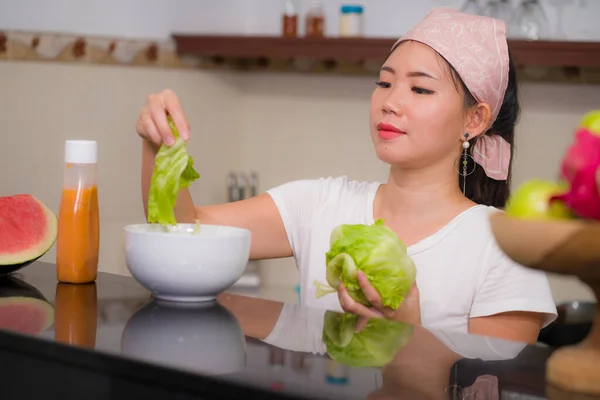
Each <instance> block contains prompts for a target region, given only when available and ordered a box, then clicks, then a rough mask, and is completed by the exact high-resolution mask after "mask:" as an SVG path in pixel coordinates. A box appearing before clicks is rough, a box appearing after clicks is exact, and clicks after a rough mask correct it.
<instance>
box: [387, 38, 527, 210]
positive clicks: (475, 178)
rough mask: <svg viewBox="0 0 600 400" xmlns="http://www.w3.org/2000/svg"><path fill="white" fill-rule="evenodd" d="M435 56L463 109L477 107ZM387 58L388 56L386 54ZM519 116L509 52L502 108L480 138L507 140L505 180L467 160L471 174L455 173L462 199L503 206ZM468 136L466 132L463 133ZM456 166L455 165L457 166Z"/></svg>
mask: <svg viewBox="0 0 600 400" xmlns="http://www.w3.org/2000/svg"><path fill="white" fill-rule="evenodd" d="M403 43H406V42H400V43H398V44H397V45H396V46H394V48H393V49H392V51H391V52H390V54H391V53H392V52H393V51H394V50H395V49H397V48H398V46H400V45H401V44H403ZM436 54H437V55H438V56H439V57H440V59H441V60H442V61H443V64H444V66H445V67H447V68H448V70H449V71H450V73H451V75H452V78H453V81H454V83H455V84H456V86H457V89H458V88H459V87H461V88H462V93H463V96H464V105H465V108H466V109H469V108H471V107H473V106H475V105H477V103H478V102H477V100H476V99H475V97H473V95H472V94H471V92H470V91H469V89H468V88H467V86H466V85H465V83H464V81H463V80H462V79H461V77H460V76H459V75H458V72H456V69H454V67H453V66H452V65H451V64H450V63H449V62H448V61H447V60H446V59H445V58H444V57H442V56H441V55H440V54H439V53H437V52H436ZM388 56H389V55H388ZM520 114H521V106H520V103H519V87H518V83H517V74H516V69H515V66H514V63H513V61H512V57H511V55H510V52H509V70H508V84H507V87H506V92H505V93H504V99H503V101H502V107H501V108H500V111H499V113H498V117H497V118H496V120H495V121H494V123H493V124H492V126H491V127H490V128H489V129H488V130H487V131H486V132H485V133H483V134H481V135H480V136H483V135H484V134H485V135H492V134H494V135H499V136H500V137H502V138H503V139H504V140H506V141H507V142H508V143H509V144H510V153H511V154H510V156H511V163H510V165H509V170H508V177H507V179H506V180H504V181H498V180H495V179H492V178H489V177H488V176H487V175H486V174H485V171H484V170H483V168H482V167H481V166H480V165H477V164H475V163H474V161H473V159H472V158H470V157H469V158H468V164H467V171H469V172H470V171H473V172H472V173H471V174H470V175H467V176H466V177H463V176H462V174H459V173H458V168H457V174H458V184H459V187H460V189H461V191H462V189H463V181H464V180H465V179H466V182H465V196H466V197H467V198H468V199H470V200H471V201H473V202H475V203H478V204H484V205H488V206H493V207H497V208H503V207H504V206H505V205H506V202H507V200H508V198H509V196H510V181H511V177H512V158H513V155H514V144H515V126H516V125H517V122H518V120H519V116H520ZM465 133H468V132H465ZM477 139H478V137H475V138H473V139H471V140H469V143H470V145H471V146H470V148H471V149H472V148H473V146H474V145H475V142H476V141H477ZM461 162H462V158H461V159H460V160H459V159H458V158H457V163H461ZM456 167H458V164H456Z"/></svg>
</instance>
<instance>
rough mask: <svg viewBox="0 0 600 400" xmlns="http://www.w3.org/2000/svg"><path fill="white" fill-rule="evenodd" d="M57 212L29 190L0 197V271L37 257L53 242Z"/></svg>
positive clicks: (14, 268)
mask: <svg viewBox="0 0 600 400" xmlns="http://www.w3.org/2000/svg"><path fill="white" fill-rule="evenodd" d="M56 233H57V218H56V215H55V214H54V213H53V212H52V211H51V210H50V209H49V208H48V207H46V205H45V204H44V203H42V202H41V201H39V200H38V199H36V198H35V197H34V196H32V195H29V194H17V195H13V196H4V197H0V274H4V273H9V272H12V271H15V270H16V269H18V268H22V267H23V266H25V265H27V264H30V263H31V262H33V261H35V260H37V259H38V258H40V257H41V256H43V255H44V254H46V252H47V251H48V250H50V248H51V247H52V246H53V245H54V242H55V240H56Z"/></svg>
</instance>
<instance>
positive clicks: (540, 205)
mask: <svg viewBox="0 0 600 400" xmlns="http://www.w3.org/2000/svg"><path fill="white" fill-rule="evenodd" d="M567 191H568V186H567V185H566V184H559V183H556V182H549V181H544V180H541V179H532V180H529V181H527V182H525V183H523V184H522V185H521V186H519V187H518V188H517V190H516V191H515V192H514V193H513V194H512V195H511V196H510V198H509V199H508V202H507V204H506V213H507V214H508V215H510V216H513V217H517V218H522V219H529V220H551V219H572V218H573V217H574V216H573V213H572V212H571V210H570V209H569V208H568V207H567V206H566V205H565V204H564V203H563V202H562V201H561V200H554V201H552V202H551V201H550V198H551V197H552V196H555V195H560V194H563V193H565V192H567Z"/></svg>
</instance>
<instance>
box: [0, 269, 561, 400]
mask: <svg viewBox="0 0 600 400" xmlns="http://www.w3.org/2000/svg"><path fill="white" fill-rule="evenodd" d="M24 297H25V298H24ZM36 299H37V300H36ZM40 300H41V301H40ZM283 307H284V304H283V303H278V302H274V301H269V300H265V299H260V298H255V297H249V296H241V295H235V294H229V293H227V294H223V295H222V296H220V297H219V301H218V303H211V304H208V305H206V304H205V305H183V304H175V303H159V302H157V301H156V300H154V299H152V298H151V296H150V294H149V292H148V291H147V290H146V289H144V288H143V287H141V286H140V285H139V284H138V283H137V282H136V281H135V280H134V279H133V278H129V277H125V276H119V275H113V274H107V273H100V274H99V276H98V279H97V281H96V282H95V283H94V284H88V285H68V284H59V283H58V282H57V280H56V275H55V266H54V265H53V264H48V263H43V262H36V263H33V264H31V265H29V266H28V267H26V268H24V269H22V270H20V271H18V272H17V273H14V274H12V275H10V276H8V277H0V399H2V400H5V399H13V398H14V399H29V398H32V399H47V398H60V399H63V400H64V399H70V398H73V399H108V398H111V399H113V398H114V399H117V398H127V399H138V398H140V399H141V398H143V399H145V400H147V399H154V398H157V399H158V398H161V399H163V398H168V399H222V398H244V399H248V398H305V399H455V398H461V399H463V398H471V399H475V398H477V399H479V398H481V399H488V398H489V399H494V398H495V399H507V398H510V399H538V398H548V397H547V394H546V393H547V390H546V383H545V379H544V373H545V362H546V360H547V358H548V357H549V356H550V354H551V353H552V349H551V348H548V347H544V346H527V345H525V344H521V343H514V342H507V341H501V340H497V339H491V338H487V337H482V336H475V335H464V334H458V333H452V332H443V331H432V330H427V329H425V328H423V327H417V326H414V327H413V326H410V325H402V324H397V325H398V327H399V328H401V329H399V330H398V332H399V333H397V334H396V336H393V335H394V333H393V332H394V331H395V329H396V328H395V327H394V326H391V325H389V326H387V327H383V328H381V329H379V330H378V331H377V332H375V331H373V332H375V333H374V334H373V335H371V337H369V336H368V335H367V334H366V333H365V332H367V329H366V328H365V331H363V332H361V333H365V334H364V335H362V336H360V337H356V338H355V339H353V342H352V344H353V346H354V345H357V347H355V348H354V350H353V351H352V352H351V351H349V350H348V349H349V348H350V347H351V346H349V347H346V348H345V350H344V351H341V352H336V353H335V354H334V353H333V350H331V351H329V352H328V348H327V347H326V346H325V344H324V341H323V339H322V333H323V331H324V329H325V330H327V331H328V332H329V333H330V334H331V335H333V337H337V338H338V339H339V340H343V339H340V336H342V337H343V336H344V335H341V334H340V330H339V329H338V328H339V327H336V325H335V324H336V323H338V322H339V321H340V320H341V319H340V318H345V317H350V316H349V315H346V316H343V315H342V314H335V313H327V318H325V316H326V312H325V310H315V309H312V310H307V309H303V308H301V307H300V306H298V305H296V304H286V305H285V309H286V315H292V316H294V315H297V316H298V318H295V317H294V318H293V319H287V320H286V319H283V318H281V319H280V320H279V322H277V321H278V318H279V316H280V314H281V310H282V308H283ZM326 319H327V320H328V322H325V320H326ZM380 321H382V320H380ZM330 323H333V325H330ZM394 324H396V323H394ZM369 326H371V325H369ZM324 327H325V328H324ZM274 328H275V329H276V330H277V331H279V332H281V335H279V338H278V339H272V338H268V339H267V340H266V341H267V342H269V343H266V342H265V339H266V338H267V336H268V335H269V334H270V333H271V332H272V331H273V329H274ZM369 339H370V340H369ZM361 341H362V342H361ZM386 341H388V342H394V343H396V347H394V349H393V350H392V353H390V352H389V351H388V352H387V353H386V350H385V349H383V350H382V348H381V347H377V345H378V344H379V345H380V344H381V343H384V342H386ZM361 343H366V344H365V345H361ZM374 344H375V346H374ZM378 351H379V352H383V353H377V352H378ZM376 354H379V357H376V356H375V355H376ZM387 354H389V355H391V357H390V359H389V360H388V361H387V362H386V363H385V365H383V366H382V367H381V368H379V367H378V366H366V367H365V366H355V365H359V364H360V363H361V362H365V360H367V359H368V356H370V357H371V358H372V359H374V360H377V359H380V358H381V356H385V355H387ZM340 357H344V358H343V359H342V358H340ZM332 358H335V359H337V360H338V361H334V360H333V359H332ZM350 364H351V365H350ZM475 393H477V395H475Z"/></svg>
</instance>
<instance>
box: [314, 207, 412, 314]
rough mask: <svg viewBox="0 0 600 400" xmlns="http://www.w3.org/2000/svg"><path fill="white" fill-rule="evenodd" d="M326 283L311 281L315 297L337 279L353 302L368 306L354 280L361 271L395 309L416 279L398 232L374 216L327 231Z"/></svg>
mask: <svg viewBox="0 0 600 400" xmlns="http://www.w3.org/2000/svg"><path fill="white" fill-rule="evenodd" d="M325 261H326V279H327V283H328V284H329V286H327V285H325V284H323V283H321V282H318V281H315V282H314V284H315V286H316V287H317V292H316V297H317V298H321V297H322V296H325V295H327V294H330V293H334V292H336V291H337V289H338V287H339V284H340V282H342V283H343V284H344V286H345V287H346V289H348V293H349V294H350V296H351V297H352V298H353V299H354V300H355V301H357V302H359V303H361V304H364V305H366V306H370V305H371V304H370V303H369V301H368V300H367V299H366V298H365V295H364V293H363V292H362V290H361V288H360V285H359V283H358V279H357V275H356V273H357V272H358V270H361V271H363V272H364V273H365V276H366V277H367V279H368V280H369V282H370V283H371V285H372V286H373V287H374V288H375V290H376V291H377V293H379V295H380V296H381V303H382V305H383V306H385V307H389V308H391V309H394V310H395V309H397V308H398V307H399V306H400V304H402V302H403V301H404V299H405V298H406V296H407V295H408V293H409V292H410V289H411V287H412V285H413V283H414V281H415V279H416V275H417V269H416V267H415V264H414V262H413V260H412V258H411V257H410V256H409V255H408V254H407V252H406V246H405V245H404V243H403V242H402V240H400V238H399V237H398V235H396V233H394V231H392V230H391V229H390V228H388V227H387V226H385V225H384V220H382V219H378V220H377V221H375V223H374V224H372V225H364V224H354V225H351V224H343V225H340V226H338V227H336V228H335V229H334V230H333V231H332V232H331V237H330V250H329V251H328V252H327V253H326V255H325Z"/></svg>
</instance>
